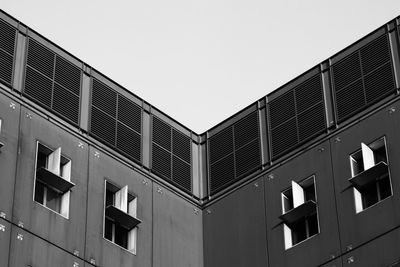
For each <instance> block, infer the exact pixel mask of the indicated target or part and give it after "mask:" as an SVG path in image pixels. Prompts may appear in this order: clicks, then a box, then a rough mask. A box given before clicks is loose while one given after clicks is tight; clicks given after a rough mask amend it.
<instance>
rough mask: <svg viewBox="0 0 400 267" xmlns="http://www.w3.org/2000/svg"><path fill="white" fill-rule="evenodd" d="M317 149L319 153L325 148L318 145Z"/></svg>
mask: <svg viewBox="0 0 400 267" xmlns="http://www.w3.org/2000/svg"><path fill="white" fill-rule="evenodd" d="M317 151H318V152H319V153H321V152H324V151H325V148H323V147H319V148H318V149H317Z"/></svg>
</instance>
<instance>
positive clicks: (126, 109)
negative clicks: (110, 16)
mask: <svg viewBox="0 0 400 267" xmlns="http://www.w3.org/2000/svg"><path fill="white" fill-rule="evenodd" d="M118 121H120V122H122V123H123V124H125V125H126V126H128V127H129V128H131V129H132V130H134V131H136V132H137V133H141V132H142V109H141V108H140V107H139V106H138V105H137V104H135V103H134V102H133V101H131V100H129V99H128V98H126V97H125V96H122V95H120V94H119V95H118Z"/></svg>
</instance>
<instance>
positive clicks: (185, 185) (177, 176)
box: [172, 156, 192, 192]
mask: <svg viewBox="0 0 400 267" xmlns="http://www.w3.org/2000/svg"><path fill="white" fill-rule="evenodd" d="M172 180H173V181H174V182H175V184H176V185H178V186H179V187H181V188H182V189H184V190H186V191H188V192H190V191H191V190H192V179H191V168H190V164H189V163H187V162H184V161H183V160H181V159H180V158H178V157H176V156H173V157H172Z"/></svg>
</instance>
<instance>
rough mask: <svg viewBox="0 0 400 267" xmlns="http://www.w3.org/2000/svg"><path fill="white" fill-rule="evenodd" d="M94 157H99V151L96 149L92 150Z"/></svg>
mask: <svg viewBox="0 0 400 267" xmlns="http://www.w3.org/2000/svg"><path fill="white" fill-rule="evenodd" d="M94 157H95V158H98V159H99V158H100V153H99V152H97V151H95V152H94Z"/></svg>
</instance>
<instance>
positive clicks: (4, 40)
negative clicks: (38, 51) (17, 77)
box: [0, 19, 17, 86]
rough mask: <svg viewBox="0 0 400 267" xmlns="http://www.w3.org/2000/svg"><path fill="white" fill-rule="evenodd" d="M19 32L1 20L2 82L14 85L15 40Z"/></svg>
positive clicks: (0, 61) (0, 69)
mask: <svg viewBox="0 0 400 267" xmlns="http://www.w3.org/2000/svg"><path fill="white" fill-rule="evenodd" d="M16 34H17V31H16V29H15V28H14V27H12V26H11V25H9V24H8V23H7V22H5V21H3V20H1V19H0V82H2V83H5V84H7V85H9V86H11V85H12V78H13V64H14V51H15V39H16Z"/></svg>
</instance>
